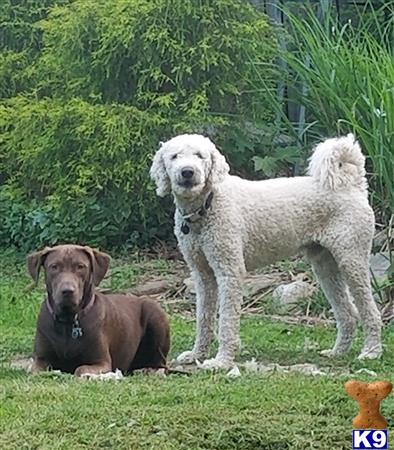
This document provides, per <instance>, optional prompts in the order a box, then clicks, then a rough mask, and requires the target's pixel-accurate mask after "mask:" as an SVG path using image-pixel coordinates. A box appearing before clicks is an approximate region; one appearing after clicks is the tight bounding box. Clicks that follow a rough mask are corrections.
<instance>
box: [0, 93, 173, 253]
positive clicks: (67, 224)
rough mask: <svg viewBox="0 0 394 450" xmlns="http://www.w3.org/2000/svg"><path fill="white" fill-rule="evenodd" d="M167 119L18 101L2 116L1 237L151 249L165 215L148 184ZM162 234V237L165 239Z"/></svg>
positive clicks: (113, 108) (124, 109)
mask: <svg viewBox="0 0 394 450" xmlns="http://www.w3.org/2000/svg"><path fill="white" fill-rule="evenodd" d="M162 122H163V121H162V119H161V118H160V117H159V116H157V115H155V114H153V113H146V112H141V111H138V110H137V109H136V108H134V107H131V106H123V105H90V104H89V103H87V102H85V101H83V100H79V99H73V100H70V101H68V102H64V101H62V100H49V99H46V100H41V101H37V102H31V101H30V100H29V99H28V98H17V99H13V100H11V101H9V102H8V103H7V104H4V105H3V106H2V107H1V109H0V130H1V139H2V149H3V152H2V154H1V157H0V173H1V174H2V176H3V182H5V184H4V185H3V186H2V187H1V190H0V192H1V196H2V201H1V205H2V206H1V209H2V211H0V214H1V216H2V219H1V221H0V224H1V225H0V238H1V239H2V240H3V242H4V240H6V241H7V236H8V242H7V243H19V244H22V243H23V245H24V246H27V247H31V246H35V245H41V244H44V243H54V242H57V241H62V240H74V241H78V242H83V241H89V242H91V243H95V244H100V245H103V246H110V245H120V244H122V243H124V242H125V241H126V240H127V239H129V240H130V239H134V240H137V239H140V240H141V242H146V241H147V240H149V238H151V237H152V235H153V234H155V233H156V232H158V231H161V234H163V233H165V232H168V231H169V230H168V225H167V226H166V224H165V223H164V227H163V226H162V225H163V224H162V225H161V226H162V229H161V230H159V225H158V224H160V223H161V222H162V221H163V219H164V218H163V211H162V209H160V208H157V206H158V204H157V201H156V196H155V194H154V192H153V188H152V186H151V185H150V183H149V177H148V170H147V168H148V165H149V158H150V155H151V154H152V153H153V151H154V150H155V149H156V146H157V142H158V140H159V134H160V129H161V126H162ZM159 234H160V233H159Z"/></svg>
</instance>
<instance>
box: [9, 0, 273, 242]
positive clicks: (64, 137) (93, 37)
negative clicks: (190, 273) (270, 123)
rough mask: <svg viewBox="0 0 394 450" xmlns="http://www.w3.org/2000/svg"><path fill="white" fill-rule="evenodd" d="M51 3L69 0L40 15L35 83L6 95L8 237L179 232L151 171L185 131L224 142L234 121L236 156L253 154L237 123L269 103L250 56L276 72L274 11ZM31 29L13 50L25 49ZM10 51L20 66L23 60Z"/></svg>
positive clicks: (145, 0) (229, 4)
mask: <svg viewBox="0 0 394 450" xmlns="http://www.w3.org/2000/svg"><path fill="white" fill-rule="evenodd" d="M50 3H51V4H60V3H63V4H65V5H64V6H55V7H54V8H52V9H51V12H50V14H49V15H48V16H47V17H46V19H45V20H43V21H41V22H37V23H36V22H35V23H34V30H38V31H39V33H43V34H42V36H41V34H39V36H40V39H39V40H35V39H34V41H32V46H33V47H37V46H38V47H39V53H38V56H37V57H34V58H33V59H32V60H31V61H32V62H31V64H28V65H27V67H26V68H25V70H24V71H23V72H22V74H23V75H26V76H28V79H29V86H30V88H27V87H26V86H27V84H26V85H25V92H24V93H23V96H22V95H20V96H15V97H14V98H12V99H10V100H8V101H5V102H3V104H2V105H1V104H0V146H1V147H0V183H3V185H2V186H1V187H0V191H1V196H2V206H1V208H2V211H0V213H1V212H4V214H5V216H6V217H3V218H2V219H0V240H2V241H3V242H4V241H7V242H9V241H10V240H11V241H12V242H13V243H19V245H22V244H23V245H25V246H27V247H33V246H38V245H41V244H43V243H52V242H57V241H60V240H75V241H80V242H81V241H88V242H90V243H96V244H99V245H102V246H109V245H118V244H121V243H124V242H125V240H126V239H127V238H128V237H130V236H131V239H132V240H133V241H134V242H135V241H138V243H145V242H148V241H149V240H151V239H152V237H153V236H154V235H155V234H156V233H159V235H161V236H164V235H165V234H166V233H167V235H168V234H170V233H169V231H168V230H169V225H170V224H169V223H168V222H169V220H168V219H167V220H166V222H165V223H163V217H164V214H165V209H163V207H162V206H161V207H159V203H158V201H157V200H156V197H155V195H154V193H153V186H152V185H151V184H150V182H149V176H148V168H149V165H150V158H151V156H152V153H153V152H154V151H155V150H156V149H157V145H158V142H159V141H160V140H164V139H166V138H168V137H170V136H172V135H173V134H175V133H180V132H188V131H193V132H209V133H211V134H213V135H214V136H215V140H216V141H217V142H219V143H222V144H224V147H225V148H227V145H228V140H226V139H227V133H228V132H229V131H230V130H231V140H232V141H234V142H235V145H234V146H233V147H232V151H231V152H230V153H229V156H230V158H231V157H232V156H234V155H236V153H237V150H238V148H241V149H243V148H246V149H247V150H246V151H244V153H243V156H244V157H243V158H240V159H236V162H237V165H238V166H239V167H242V166H247V165H249V164H250V160H251V156H253V152H254V146H253V141H250V142H249V143H248V142H247V143H246V144H247V145H244V143H243V141H244V139H245V138H244V137H242V142H241V143H240V144H239V145H238V143H237V135H236V134H235V133H234V130H236V129H242V127H243V125H242V124H245V123H246V122H248V121H249V122H253V121H254V120H256V119H257V118H258V119H260V120H267V119H268V118H270V117H271V115H272V111H271V110H270V109H269V107H268V105H267V101H266V96H265V94H264V92H263V91H261V92H259V93H257V94H256V92H254V88H255V85H256V81H257V78H258V77H257V76H256V73H255V71H254V69H253V66H251V64H250V63H249V61H250V59H253V60H255V61H258V62H259V64H261V65H263V64H267V70H266V71H265V78H266V82H267V84H268V85H271V84H272V83H273V81H272V72H271V71H270V69H268V63H269V62H270V61H271V60H272V59H273V57H274V56H275V51H276V43H275V36H274V34H273V30H272V28H271V26H270V25H269V23H268V20H267V18H266V17H265V16H264V15H262V14H261V13H259V12H258V11H257V10H255V9H254V8H253V7H251V6H250V5H248V4H246V3H245V2H242V1H241V0H217V1H215V2H213V1H212V0H202V1H199V2H194V1H192V0H186V1H184V0H155V1H151V0H124V1H122V2H118V1H107V0H98V1H93V0H83V1H82V0H77V1H72V2H67V1H66V0H64V1H63V2H55V1H53V2H50V1H49V0H48V1H46V2H45V5H48V4H50ZM32 5H35V6H34V7H36V6H37V3H36V2H33V3H32ZM32 8H33V6H32ZM0 11H1V10H0ZM40 17H44V16H40ZM26 36H28V33H26V35H24V37H23V38H21V40H22V41H21V43H20V45H19V47H18V46H16V47H15V48H12V49H9V50H8V51H9V52H10V51H11V50H13V51H15V49H18V50H20V51H22V49H24V48H25V47H26V39H25V38H26ZM34 36H35V35H34ZM7 39H8V38H7ZM9 40H10V39H8V41H9ZM26 48H29V49H30V47H29V46H28V45H27V47H26ZM18 55H19V56H18V57H20V56H21V53H19V54H18ZM3 57H4V58H7V61H8V62H7V67H10V68H12V65H13V64H16V63H17V62H18V61H19V60H18V58H16V61H14V60H13V56H12V55H11V56H9V55H8V56H7V55H6V54H5V53H3ZM10 73H11V70H10V69H7V68H5V69H4V70H3V72H2V71H0V83H1V80H6V79H7V77H8V78H10ZM260 76H261V74H259V77H260ZM16 81H17V78H15V79H14V78H12V77H11V79H10V84H9V86H11V88H12V89H11V90H10V91H9V92H8V91H7V90H6V84H7V83H6V82H3V83H1V84H2V86H3V87H2V88H1V89H2V90H3V92H4V95H8V96H10V95H13V94H14V93H15V92H20V89H19V88H17V87H16ZM14 85H15V87H13V86H14ZM0 92H1V91H0ZM235 124H237V127H235V126H234V125H235ZM229 134H230V133H229ZM246 140H247V137H246ZM234 159H235V157H234ZM160 205H162V202H160ZM19 217H22V219H20V218H19ZM163 225H164V226H163Z"/></svg>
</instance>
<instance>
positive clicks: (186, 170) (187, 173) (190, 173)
mask: <svg viewBox="0 0 394 450" xmlns="http://www.w3.org/2000/svg"><path fill="white" fill-rule="evenodd" d="M193 175H194V170H193V169H192V168H191V167H184V168H183V169H182V176H183V178H186V179H189V178H191V177H192V176H193Z"/></svg>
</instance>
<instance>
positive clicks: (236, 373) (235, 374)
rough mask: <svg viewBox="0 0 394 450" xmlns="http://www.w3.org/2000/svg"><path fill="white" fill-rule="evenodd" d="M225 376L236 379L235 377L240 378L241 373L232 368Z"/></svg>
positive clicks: (235, 367) (236, 368) (236, 367)
mask: <svg viewBox="0 0 394 450" xmlns="http://www.w3.org/2000/svg"><path fill="white" fill-rule="evenodd" d="M227 376H228V377H231V378H237V377H240V376H241V372H240V370H239V369H238V366H234V367H233V368H232V369H231V370H230V372H227Z"/></svg>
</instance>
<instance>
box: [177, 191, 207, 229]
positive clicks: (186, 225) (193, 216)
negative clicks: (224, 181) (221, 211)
mask: <svg viewBox="0 0 394 450" xmlns="http://www.w3.org/2000/svg"><path fill="white" fill-rule="evenodd" d="M212 200H213V192H212V191H211V192H209V194H208V195H207V196H206V198H205V201H204V204H203V205H202V206H201V208H199V209H197V210H196V211H194V212H192V213H190V214H182V213H181V211H179V212H180V214H181V216H182V219H183V222H182V225H181V231H182V233H183V234H189V233H190V224H192V223H194V222H197V221H198V220H200V219H201V218H202V217H204V216H205V215H206V214H207V211H208V209H209V208H210V207H211V205H212Z"/></svg>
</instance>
